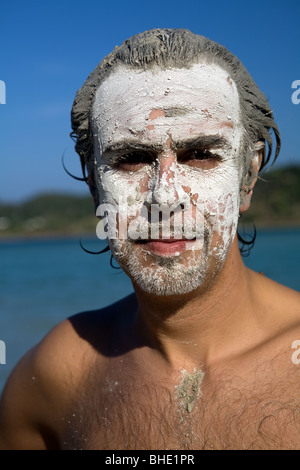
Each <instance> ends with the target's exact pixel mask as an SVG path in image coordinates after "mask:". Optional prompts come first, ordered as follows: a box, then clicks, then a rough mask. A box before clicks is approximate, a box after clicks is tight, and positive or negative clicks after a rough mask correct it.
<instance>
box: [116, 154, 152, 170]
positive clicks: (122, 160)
mask: <svg viewBox="0 0 300 470" xmlns="http://www.w3.org/2000/svg"><path fill="white" fill-rule="evenodd" d="M152 162H153V155H151V154H150V153H149V152H143V151H134V152H130V153H126V154H123V155H120V156H119V157H118V158H117V161H116V166H117V168H119V169H121V170H124V171H138V170H140V169H141V168H142V167H143V166H144V165H151V163H152Z"/></svg>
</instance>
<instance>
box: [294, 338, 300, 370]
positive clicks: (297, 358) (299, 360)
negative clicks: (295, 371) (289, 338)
mask: <svg viewBox="0 0 300 470" xmlns="http://www.w3.org/2000/svg"><path fill="white" fill-rule="evenodd" d="M292 349H296V351H294V352H293V354H292V363H293V364H295V365H296V366H297V365H298V364H300V339H296V340H295V341H293V343H292Z"/></svg>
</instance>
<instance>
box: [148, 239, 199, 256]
mask: <svg viewBox="0 0 300 470" xmlns="http://www.w3.org/2000/svg"><path fill="white" fill-rule="evenodd" d="M193 242H194V240H187V239H180V240H176V239H174V238H170V239H159V240H142V241H140V242H139V243H142V244H143V246H144V247H145V249H146V250H147V251H150V252H152V253H154V254H158V255H165V256H174V255H179V254H180V253H182V252H183V251H185V250H186V249H187V248H188V247H190V245H191V243H193Z"/></svg>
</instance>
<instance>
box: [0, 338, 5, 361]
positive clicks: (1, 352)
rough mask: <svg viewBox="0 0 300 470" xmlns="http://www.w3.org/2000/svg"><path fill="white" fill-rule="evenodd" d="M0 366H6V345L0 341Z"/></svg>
mask: <svg viewBox="0 0 300 470" xmlns="http://www.w3.org/2000/svg"><path fill="white" fill-rule="evenodd" d="M0 364H6V345H5V343H4V341H2V340H0Z"/></svg>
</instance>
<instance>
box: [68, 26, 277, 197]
mask: <svg viewBox="0 0 300 470" xmlns="http://www.w3.org/2000/svg"><path fill="white" fill-rule="evenodd" d="M196 63H206V64H212V63H214V64H218V65H219V66H220V67H222V68H223V69H224V70H226V71H227V72H228V74H229V75H230V77H231V79H232V80H233V81H234V82H235V84H236V86H237V90H238V93H239V99H240V107H241V120H242V124H243V126H244V129H245V132H244V144H246V145H244V150H243V153H244V155H243V158H244V160H245V162H244V163H247V160H249V159H250V154H251V155H252V150H251V145H252V146H253V145H254V144H255V143H256V142H258V141H262V142H267V144H268V145H267V150H265V152H264V156H263V161H262V164H261V169H262V168H263V167H264V166H265V165H266V164H267V163H268V162H269V161H270V159H271V155H272V150H273V138H272V134H271V130H272V129H273V131H274V134H275V141H276V142H275V144H276V146H275V151H274V160H275V159H276V158H277V155H278V153H279V150H280V134H279V130H278V128H277V125H276V123H275V121H274V119H273V113H272V111H271V108H270V105H269V103H268V101H267V99H266V97H265V95H264V94H263V93H262V92H261V91H260V89H259V88H258V86H257V85H256V83H255V82H254V80H253V79H252V77H251V75H250V74H249V73H248V71H247V70H246V68H245V67H244V66H243V64H242V63H241V62H240V61H239V59H238V58H237V57H236V56H235V55H233V54H232V53H231V52H230V51H229V50H228V49H226V48H225V47H224V46H222V45H221V44H218V43H216V42H214V41H212V40H210V39H207V38H205V37H203V36H200V35H197V34H194V33H192V32H191V31H189V30H186V29H153V30H150V31H146V32H144V33H140V34H137V35H135V36H133V37H131V38H129V39H127V40H126V41H125V42H124V43H123V44H122V45H121V46H120V47H115V49H114V50H113V51H112V52H111V53H110V54H109V55H108V56H106V57H105V58H104V59H103V60H102V61H101V62H100V64H99V65H98V66H97V67H96V68H95V70H94V71H93V72H92V73H91V74H90V75H89V77H88V78H87V80H86V81H85V83H84V84H83V86H82V87H81V88H80V89H79V90H78V92H77V94H76V96H75V100H74V103H73V107H72V113H71V120H72V129H73V132H72V133H71V136H72V138H73V139H74V140H75V142H76V145H75V149H76V151H77V153H78V154H79V156H80V160H81V166H82V170H83V175H84V178H85V179H87V176H86V169H87V171H88V174H89V182H90V189H91V192H92V194H93V196H94V199H95V200H97V199H98V195H97V194H96V185H95V182H94V175H93V166H94V147H93V145H94V144H93V136H92V129H91V110H92V107H93V103H94V98H95V94H96V91H97V90H98V88H99V86H100V85H101V83H102V82H103V81H104V80H105V79H106V78H107V77H108V76H109V75H110V74H111V73H113V71H114V70H115V69H116V67H118V66H120V65H123V66H124V65H125V66H127V67H130V68H139V69H144V70H149V69H151V68H154V67H155V66H156V67H157V66H158V67H159V68H161V69H168V68H175V67H176V68H187V69H188V68H189V67H190V66H192V65H193V64H196ZM212 92H213V90H212ZM246 149H247V150H246ZM245 152H246V153H245ZM247 154H248V155H247ZM241 158H242V157H241ZM249 161H250V160H249Z"/></svg>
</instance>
